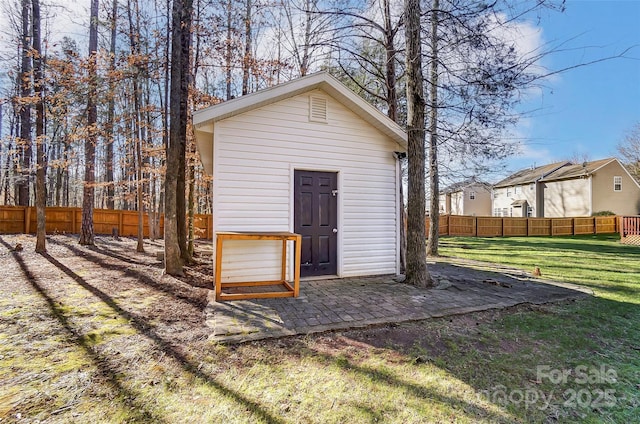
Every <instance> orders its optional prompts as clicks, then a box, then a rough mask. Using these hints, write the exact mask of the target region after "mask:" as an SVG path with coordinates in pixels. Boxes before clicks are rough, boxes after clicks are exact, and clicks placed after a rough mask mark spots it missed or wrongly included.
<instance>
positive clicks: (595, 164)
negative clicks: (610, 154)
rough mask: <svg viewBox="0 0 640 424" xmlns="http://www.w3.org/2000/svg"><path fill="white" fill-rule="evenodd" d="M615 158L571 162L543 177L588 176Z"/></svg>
mask: <svg viewBox="0 0 640 424" xmlns="http://www.w3.org/2000/svg"><path fill="white" fill-rule="evenodd" d="M615 160H616V159H615V158H607V159H600V160H594V161H591V162H584V163H581V164H571V165H567V166H563V167H562V168H560V169H557V170H555V171H553V172H552V173H550V174H548V175H547V176H545V177H544V178H542V181H557V180H567V179H572V178H579V177H581V176H587V175H590V174H592V173H594V172H596V171H597V170H598V169H600V168H602V167H603V166H605V165H608V164H609V163H611V162H613V161H615Z"/></svg>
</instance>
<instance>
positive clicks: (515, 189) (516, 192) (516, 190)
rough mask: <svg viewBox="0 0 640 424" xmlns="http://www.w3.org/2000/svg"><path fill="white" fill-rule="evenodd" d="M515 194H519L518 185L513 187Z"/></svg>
mask: <svg viewBox="0 0 640 424" xmlns="http://www.w3.org/2000/svg"><path fill="white" fill-rule="evenodd" d="M513 194H518V187H517V186H516V187H514V188H513Z"/></svg>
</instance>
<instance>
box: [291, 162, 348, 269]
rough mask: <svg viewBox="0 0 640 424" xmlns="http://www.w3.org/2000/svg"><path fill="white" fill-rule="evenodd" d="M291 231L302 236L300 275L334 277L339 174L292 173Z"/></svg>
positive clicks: (336, 247)
mask: <svg viewBox="0 0 640 424" xmlns="http://www.w3.org/2000/svg"><path fill="white" fill-rule="evenodd" d="M294 178H295V187H294V193H293V198H294V204H295V206H294V228H295V230H294V231H295V232H296V233H298V234H300V235H302V256H301V259H300V276H302V277H311V276H317V275H336V274H337V272H338V266H337V256H338V255H337V249H338V234H337V232H338V201H337V199H338V198H337V188H338V174H336V173H334V172H315V171H295V172H294Z"/></svg>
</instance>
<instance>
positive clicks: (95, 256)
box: [50, 240, 207, 309]
mask: <svg viewBox="0 0 640 424" xmlns="http://www.w3.org/2000/svg"><path fill="white" fill-rule="evenodd" d="M50 242H51V243H53V244H56V245H58V246H61V247H64V248H66V249H67V250H69V251H71V252H72V253H74V254H75V255H76V256H82V257H83V258H84V259H86V260H88V261H90V262H93V263H95V264H97V265H99V266H100V267H102V268H105V269H112V270H118V271H120V272H122V273H123V274H125V275H127V276H133V277H135V278H136V279H137V280H138V281H139V282H140V283H142V284H145V285H146V286H149V287H152V288H154V289H155V290H158V291H161V292H163V293H165V294H168V295H170V296H172V297H174V298H176V299H177V300H181V301H184V302H187V303H189V304H191V305H192V306H194V307H196V308H199V309H203V308H204V307H205V306H206V304H207V298H206V296H202V298H195V299H194V298H193V297H191V296H188V295H186V294H180V293H176V287H175V285H174V283H172V282H158V281H156V280H154V279H153V278H150V277H149V276H147V275H146V274H145V273H144V272H139V271H136V270H134V269H131V268H130V267H128V266H127V265H121V264H119V263H117V262H107V260H106V259H105V258H104V256H113V257H114V259H117V260H118V261H121V260H123V259H122V255H111V254H110V253H103V252H102V251H100V250H99V249H96V248H95V247H89V246H85V247H83V248H80V247H77V246H75V245H74V244H70V243H61V242H59V241H57V240H51V241H50ZM99 255H103V256H102V257H101V256H99ZM135 263H136V264H138V263H137V262H135ZM141 265H142V266H148V264H146V263H142V264H141ZM158 272H160V270H159V269H158ZM180 281H182V280H180ZM190 286H191V285H190ZM191 287H194V286H191ZM199 288H203V287H199Z"/></svg>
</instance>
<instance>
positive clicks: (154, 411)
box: [0, 235, 640, 423]
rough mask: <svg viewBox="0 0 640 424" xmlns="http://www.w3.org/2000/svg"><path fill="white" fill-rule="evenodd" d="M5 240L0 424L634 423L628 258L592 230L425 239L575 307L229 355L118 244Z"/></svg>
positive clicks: (173, 288) (639, 252)
mask: <svg viewBox="0 0 640 424" xmlns="http://www.w3.org/2000/svg"><path fill="white" fill-rule="evenodd" d="M21 237H22V238H21V239H19V241H20V242H22V243H23V244H24V245H25V249H24V251H23V252H21V253H10V252H8V248H9V247H10V246H13V245H15V242H16V241H17V239H14V238H9V237H7V236H1V235H0V243H1V244H3V245H4V247H2V246H0V250H2V251H0V269H1V270H2V272H3V282H2V284H1V285H0V422H1V423H5V422H25V423H26V422H37V421H38V420H39V421H40V422H47V423H67V422H77V423H88V422H91V423H94V422H104V423H120V422H153V423H174V422H175V423H195V422H197V423H201V422H203V423H206V422H210V423H256V422H267V423H372V422H389V423H431V422H446V423H449V422H456V423H457V422H460V423H477V422H487V423H488V422H491V423H493V422H536V423H537V422H593V423H600V422H611V423H629V422H637V420H638V418H637V417H638V413H637V411H638V410H640V395H639V393H640V307H639V306H640V277H639V275H640V248H638V247H628V246H622V245H620V244H618V242H617V241H616V240H615V239H612V238H609V237H595V238H594V237H579V238H573V239H572V238H504V239H503V238H495V239H474V238H444V239H442V248H441V253H442V254H443V255H445V256H449V257H453V256H457V257H464V258H468V259H476V260H482V261H491V262H498V263H503V264H508V265H510V266H513V267H518V268H522V269H524V270H527V271H532V270H533V268H534V267H535V266H538V267H540V269H541V271H542V274H543V277H544V278H548V279H554V280H559V281H567V282H573V283H578V284H583V285H585V286H588V287H590V288H592V289H593V290H594V292H595V296H594V297H592V298H588V299H585V300H580V301H576V302H564V303H561V304H552V305H542V306H535V305H522V306H519V307H515V308H511V309H509V310H501V311H497V310H496V311H487V312H482V313H474V314H468V315H464V316H458V317H449V318H443V319H433V320H426V321H420V322H410V323H403V324H394V325H389V326H381V327H375V328H370V329H362V330H351V331H341V332H334V333H325V334H321V335H314V336H306V337H289V338H283V339H278V340H268V341H262V342H253V343H247V344H242V345H231V346H225V345H217V344H213V343H211V342H209V341H208V340H207V337H206V336H207V334H209V333H210V329H206V328H205V327H204V324H203V322H202V320H201V313H200V310H201V306H200V303H199V302H198V299H199V296H200V294H199V293H200V292H199V291H198V290H203V289H196V288H193V289H192V288H188V287H187V288H185V284H184V283H181V282H180V281H174V280H172V279H170V278H162V277H161V276H160V273H159V269H158V267H157V264H156V262H157V261H155V255H154V254H153V253H152V252H150V253H147V254H140V253H136V252H135V241H131V242H130V243H129V244H126V243H128V242H127V241H126V240H125V241H122V242H119V243H115V242H114V243H111V244H109V245H107V244H106V243H99V245H98V246H97V248H95V249H88V248H85V247H79V246H77V244H76V242H75V240H74V239H73V238H71V237H63V236H56V237H54V238H53V241H52V242H50V243H49V246H51V247H50V249H51V250H50V252H51V253H50V255H47V256H41V255H37V254H35V253H33V238H28V237H27V236H21ZM115 249H120V250H115ZM187 318H188V319H187Z"/></svg>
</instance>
